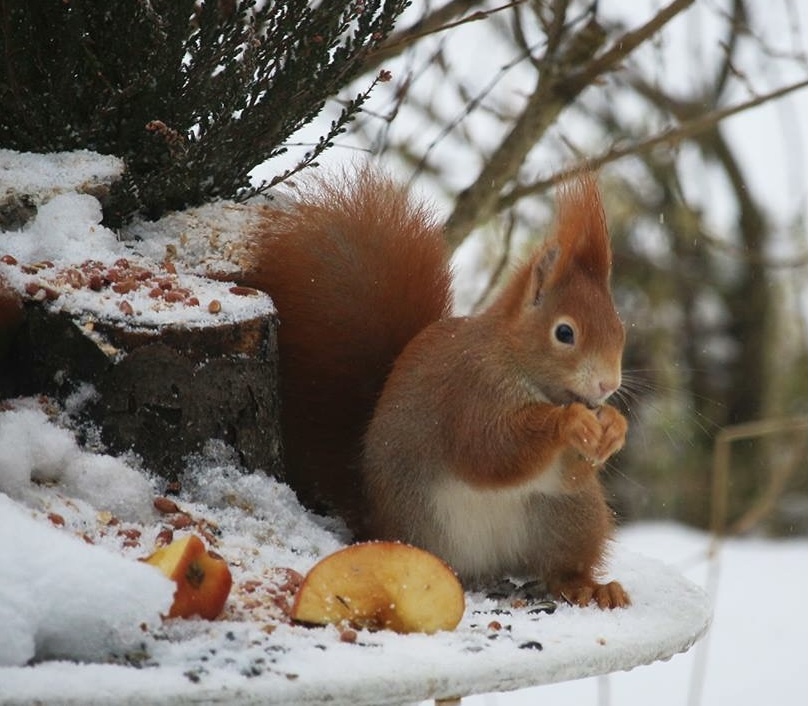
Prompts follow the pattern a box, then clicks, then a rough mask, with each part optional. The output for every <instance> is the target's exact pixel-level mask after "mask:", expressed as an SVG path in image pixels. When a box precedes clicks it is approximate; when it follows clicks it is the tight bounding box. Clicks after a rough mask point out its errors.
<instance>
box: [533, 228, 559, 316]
mask: <svg viewBox="0 0 808 706" xmlns="http://www.w3.org/2000/svg"><path fill="white" fill-rule="evenodd" d="M560 253H561V249H560V247H559V245H558V243H557V242H556V240H555V239H552V240H549V241H548V242H547V243H546V244H545V245H544V247H543V248H542V249H541V250H539V252H538V254H537V255H536V257H535V259H534V260H533V279H532V287H533V304H538V303H539V300H540V299H541V297H542V294H544V292H545V290H546V289H547V286H548V283H549V282H551V281H552V280H553V279H554V276H553V275H554V272H555V271H556V269H557V267H556V266H557V264H558V259H559V255H560Z"/></svg>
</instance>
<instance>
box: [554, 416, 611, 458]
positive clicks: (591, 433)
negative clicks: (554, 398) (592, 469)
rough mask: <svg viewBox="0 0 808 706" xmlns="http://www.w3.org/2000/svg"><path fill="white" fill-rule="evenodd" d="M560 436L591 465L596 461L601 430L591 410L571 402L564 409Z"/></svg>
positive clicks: (601, 434) (601, 435)
mask: <svg viewBox="0 0 808 706" xmlns="http://www.w3.org/2000/svg"><path fill="white" fill-rule="evenodd" d="M561 434H562V437H563V438H564V441H565V442H566V443H567V444H569V445H570V446H571V447H572V448H573V449H575V450H576V451H577V452H578V453H579V454H581V456H583V457H584V458H585V459H587V460H588V461H591V462H593V463H594V462H595V461H596V460H597V457H598V449H599V448H600V447H601V445H602V444H601V441H602V437H603V428H602V425H601V422H600V421H599V420H598V418H597V417H596V416H595V413H594V412H593V411H592V410H591V409H588V408H587V407H585V406H584V405H582V404H581V403H580V402H573V403H572V404H571V405H569V406H568V407H566V408H565V410H564V417H563V421H562V429H561Z"/></svg>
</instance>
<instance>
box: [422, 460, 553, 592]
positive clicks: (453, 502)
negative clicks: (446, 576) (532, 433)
mask: <svg viewBox="0 0 808 706" xmlns="http://www.w3.org/2000/svg"><path fill="white" fill-rule="evenodd" d="M562 485H563V483H562V477H561V467H560V463H557V464H554V465H553V466H552V467H551V468H548V469H546V470H545V471H544V472H543V473H541V474H540V475H539V476H537V477H535V478H533V479H531V480H530V481H529V482H527V483H524V484H522V485H518V486H514V487H511V488H502V489H480V488H475V487H474V486H471V485H469V484H468V483H465V482H463V481H461V480H459V479H454V478H445V479H444V480H442V481H441V483H440V484H438V485H437V486H436V487H435V488H434V492H433V494H432V500H433V511H434V513H435V515H434V517H435V519H436V524H437V525H438V527H439V528H440V537H439V538H436V539H437V545H438V546H436V547H435V550H436V551H437V552H438V553H439V554H440V555H442V556H443V557H444V559H446V560H447V561H448V562H449V563H450V564H451V565H452V567H453V568H454V569H455V571H457V572H458V573H459V574H460V575H461V576H463V577H482V576H486V575H489V574H492V573H501V572H502V571H503V569H504V570H508V569H511V570H518V567H520V566H522V565H523V563H524V558H525V557H526V555H528V553H529V549H530V546H531V544H532V543H534V542H535V541H536V537H533V536H531V526H533V527H535V524H533V523H531V522H530V517H529V514H528V512H529V507H528V499H529V498H530V497H531V496H532V495H535V494H537V493H543V494H546V495H555V494H558V493H560V492H561V491H562Z"/></svg>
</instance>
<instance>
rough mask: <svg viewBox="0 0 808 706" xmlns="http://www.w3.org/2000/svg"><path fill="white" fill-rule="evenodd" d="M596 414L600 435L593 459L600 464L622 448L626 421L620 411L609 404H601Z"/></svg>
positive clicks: (626, 426) (624, 439)
mask: <svg viewBox="0 0 808 706" xmlns="http://www.w3.org/2000/svg"><path fill="white" fill-rule="evenodd" d="M596 416H597V418H598V421H599V422H600V429H601V436H600V443H599V445H598V448H597V451H596V453H595V457H594V460H595V461H596V462H597V463H598V464H602V463H605V462H606V461H607V460H608V459H609V458H610V457H611V456H613V455H614V454H616V453H617V452H618V451H619V450H620V449H622V448H623V445H624V444H625V443H626V431H628V422H627V421H626V418H625V417H624V416H623V415H622V414H620V412H618V411H617V410H616V409H615V408H614V407H611V406H609V405H603V407H601V408H600V409H599V410H598V411H597V413H596Z"/></svg>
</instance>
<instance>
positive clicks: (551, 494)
mask: <svg viewBox="0 0 808 706" xmlns="http://www.w3.org/2000/svg"><path fill="white" fill-rule="evenodd" d="M250 241H251V244H252V250H251V252H252V264H251V266H250V267H249V268H248V271H247V272H246V273H245V277H244V283H245V284H249V285H251V286H254V287H258V288H260V289H262V290H264V291H267V292H268V293H269V294H270V295H271V296H272V297H273V298H274V300H275V303H276V305H277V308H278V311H279V316H280V321H281V323H280V326H279V333H278V337H279V356H280V377H281V399H282V419H281V424H282V429H283V437H284V438H283V441H284V445H285V453H286V461H287V473H288V475H287V480H288V482H289V484H290V485H291V486H292V487H293V488H294V489H295V490H296V491H297V492H298V494H299V496H300V497H301V499H302V500H303V501H304V502H305V503H306V504H308V505H309V506H312V507H316V508H319V509H323V508H325V509H328V510H332V511H336V512H337V513H338V514H340V515H342V516H343V517H344V518H345V519H346V521H347V523H348V525H349V527H351V529H352V530H353V531H354V532H355V534H356V536H357V537H359V538H380V539H396V540H401V541H405V542H409V543H412V544H415V545H418V546H421V547H423V548H425V549H427V550H429V551H432V552H433V553H435V554H437V555H438V556H440V557H442V558H443V559H444V560H445V561H447V563H449V564H450V565H451V566H452V567H453V568H454V569H455V571H456V572H457V573H458V574H459V576H460V577H461V579H463V580H464V581H465V582H466V583H467V585H468V584H477V583H479V582H480V581H485V580H488V579H492V578H494V579H495V578H501V577H503V576H508V575H513V576H530V577H536V578H539V579H541V580H543V581H544V582H545V583H546V584H547V587H548V589H549V591H550V592H551V593H552V594H554V595H555V596H557V597H560V598H562V599H565V600H567V601H568V602H570V603H573V604H578V605H582V606H583V605H587V604H589V603H595V604H597V605H598V606H600V607H601V608H614V607H622V606H626V605H628V604H629V602H630V601H629V597H628V595H627V593H626V591H625V590H624V589H623V588H622V586H621V585H620V584H619V583H617V582H616V581H612V582H610V583H602V582H601V581H600V572H601V570H602V564H603V560H604V554H605V552H606V549H607V545H608V542H609V540H610V536H611V533H612V530H613V513H612V512H611V510H610V509H609V507H608V505H607V504H606V501H605V499H604V494H603V490H602V487H601V483H600V480H599V470H600V468H601V467H602V466H603V465H604V463H605V462H606V461H607V459H609V458H610V457H611V456H612V455H613V454H614V453H616V452H617V451H618V450H619V449H620V448H621V447H622V446H623V443H624V440H625V434H626V429H627V423H626V420H625V418H624V417H623V416H622V415H621V414H620V413H619V412H618V411H617V410H616V409H615V408H614V407H612V406H610V405H608V404H606V400H607V399H608V398H609V396H610V395H611V394H612V393H614V392H615V391H616V390H617V389H618V387H619V386H620V382H621V356H622V351H623V345H624V340H625V333H624V328H623V324H622V322H621V320H620V318H619V316H618V314H617V312H616V310H615V306H614V303H613V300H612V295H611V291H610V273H611V261H612V257H611V248H610V244H609V236H608V233H607V229H606V223H605V217H604V213H603V207H602V204H601V198H600V194H599V192H598V188H597V184H596V181H595V178H594V177H593V176H592V175H588V174H584V175H581V176H579V177H577V178H576V179H574V180H573V181H572V182H571V183H569V184H568V185H566V186H563V187H562V188H560V190H559V197H558V205H557V217H556V225H555V231H554V233H553V234H552V236H551V237H550V238H549V239H547V240H546V241H545V242H544V243H543V244H542V245H541V246H540V247H539V248H538V250H537V251H536V253H535V254H534V255H533V256H532V257H531V258H530V259H529V261H527V262H526V263H525V264H524V265H523V266H521V267H520V268H519V269H518V270H516V271H515V272H514V274H513V276H512V277H511V279H510V281H509V283H508V284H507V285H506V286H505V287H504V289H503V290H502V292H501V293H500V294H499V295H498V296H497V298H496V299H495V300H494V301H493V303H492V304H491V305H490V306H488V307H487V308H486V309H485V310H484V311H482V313H480V314H478V315H475V316H468V317H452V316H451V315H450V303H451V294H450V287H451V274H450V270H449V266H448V264H447V256H446V252H445V245H444V242H443V238H442V231H441V228H440V227H439V225H438V224H437V222H436V220H435V218H434V216H433V215H431V214H430V212H429V211H428V210H427V209H426V208H424V206H422V205H419V204H416V203H414V202H413V200H412V198H411V197H410V195H409V194H408V193H407V191H406V190H405V189H403V188H401V187H399V186H398V185H396V184H395V183H394V182H393V181H391V180H390V179H389V178H387V177H384V176H380V175H378V174H376V173H375V172H373V171H372V170H370V169H365V170H362V171H360V173H359V174H358V175H357V176H355V177H346V178H345V179H343V180H342V183H336V182H335V181H329V180H327V179H325V178H323V177H321V178H319V179H317V180H315V181H314V182H313V183H310V184H309V185H308V186H305V187H304V188H303V190H302V191H301V192H300V193H299V194H298V195H297V196H296V197H295V198H294V199H293V200H292V202H291V203H290V204H287V205H284V206H283V207H268V208H267V209H266V211H265V213H264V217H263V219H262V222H261V224H260V226H259V227H258V228H257V230H256V232H254V233H252V234H251V239H250Z"/></svg>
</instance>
